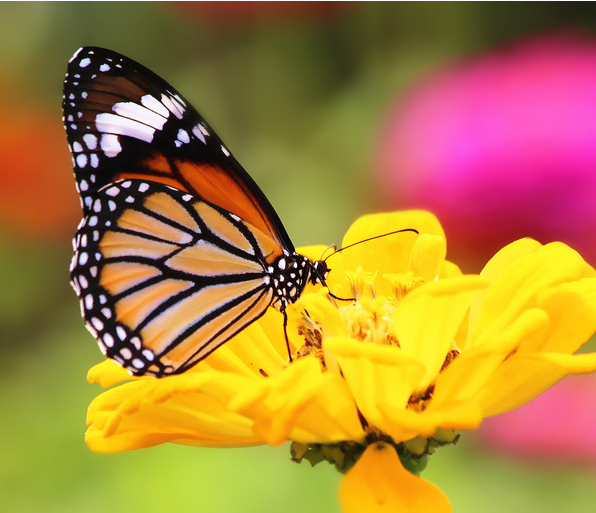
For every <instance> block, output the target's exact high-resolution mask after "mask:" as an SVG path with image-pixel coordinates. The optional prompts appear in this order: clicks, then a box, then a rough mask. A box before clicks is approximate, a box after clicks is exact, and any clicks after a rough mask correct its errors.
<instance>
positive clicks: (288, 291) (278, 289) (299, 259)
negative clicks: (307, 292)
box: [267, 253, 329, 312]
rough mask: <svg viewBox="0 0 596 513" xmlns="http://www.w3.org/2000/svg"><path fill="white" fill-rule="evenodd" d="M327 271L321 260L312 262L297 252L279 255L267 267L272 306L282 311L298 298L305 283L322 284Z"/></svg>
mask: <svg viewBox="0 0 596 513" xmlns="http://www.w3.org/2000/svg"><path fill="white" fill-rule="evenodd" d="M328 272H329V271H328V269H327V265H326V264H325V262H323V261H317V262H313V261H312V260H310V259H309V258H307V257H305V256H303V255H299V254H298V253H292V254H285V255H282V256H280V257H279V258H277V259H276V260H275V261H274V262H273V264H272V265H270V266H269V267H268V268H267V275H268V278H269V280H270V282H271V283H272V284H273V294H274V297H273V302H272V306H274V307H275V308H277V309H278V310H280V311H281V312H283V311H284V310H285V309H286V306H287V305H288V304H291V303H295V302H296V301H297V300H298V298H299V297H300V295H301V294H302V292H303V291H304V288H305V287H306V285H307V283H309V282H310V283H312V284H313V285H316V284H317V283H321V284H324V283H325V278H326V277H327V273H328Z"/></svg>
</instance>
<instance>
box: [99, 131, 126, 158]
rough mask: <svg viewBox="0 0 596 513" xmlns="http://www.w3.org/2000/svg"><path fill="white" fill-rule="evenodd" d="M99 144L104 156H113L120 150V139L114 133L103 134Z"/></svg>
mask: <svg viewBox="0 0 596 513" xmlns="http://www.w3.org/2000/svg"><path fill="white" fill-rule="evenodd" d="M99 144H100V146H101V150H102V151H103V152H104V154H105V156H106V157H110V158H111V157H115V156H116V155H118V153H120V152H121V151H122V146H120V140H119V139H118V136H117V135H114V134H103V135H102V136H101V140H100V143H99Z"/></svg>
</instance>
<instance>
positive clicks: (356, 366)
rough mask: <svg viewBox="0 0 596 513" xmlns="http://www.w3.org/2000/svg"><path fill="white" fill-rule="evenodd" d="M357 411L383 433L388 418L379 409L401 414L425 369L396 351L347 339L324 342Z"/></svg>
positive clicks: (331, 338)
mask: <svg viewBox="0 0 596 513" xmlns="http://www.w3.org/2000/svg"><path fill="white" fill-rule="evenodd" d="M324 343H325V351H326V353H329V354H330V355H332V356H333V358H334V359H335V361H336V362H337V364H338V365H339V368H340V369H341V373H342V375H343V376H344V378H345V380H346V382H347V383H348V386H349V388H350V391H351V393H352V395H353V396H354V400H355V401H356V404H357V405H358V409H359V410H360V411H361V412H362V414H363V415H364V417H365V418H366V419H367V421H368V422H369V423H371V424H373V425H375V426H377V427H379V428H380V429H383V425H384V419H385V414H384V413H383V412H382V411H381V410H380V409H379V406H380V405H385V406H386V407H387V408H388V409H398V410H402V409H404V408H405V407H406V405H407V404H408V399H409V397H410V395H412V392H413V391H414V390H416V389H417V388H418V386H419V384H420V379H421V377H422V376H423V375H424V370H425V369H424V367H423V366H422V365H421V364H420V363H419V362H417V361H415V360H414V359H412V358H411V357H409V356H408V355H406V354H405V353H404V352H403V351H400V350H399V348H397V347H391V346H378V345H375V344H363V343H360V342H357V341H355V340H352V339H349V338H347V337H330V338H326V339H325V342H324Z"/></svg>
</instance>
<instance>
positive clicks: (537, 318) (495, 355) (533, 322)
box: [432, 309, 548, 405]
mask: <svg viewBox="0 0 596 513" xmlns="http://www.w3.org/2000/svg"><path fill="white" fill-rule="evenodd" d="M547 327H548V318H547V317H546V315H545V314H544V312H542V311H541V310H538V309H533V310H529V311H527V312H524V314H523V315H521V316H520V317H519V318H518V319H516V322H514V323H513V324H512V325H511V326H509V327H508V328H507V329H506V330H504V331H503V332H502V333H500V335H499V338H498V339H496V340H493V341H491V342H492V343H491V344H487V345H486V347H483V346H477V347H475V348H474V349H471V350H468V351H465V352H462V354H461V355H460V356H459V357H458V358H456V359H455V360H454V361H453V362H451V364H450V365H449V366H448V367H447V368H446V369H445V370H444V371H443V372H441V374H439V376H438V377H437V381H436V383H435V391H434V395H433V401H432V402H433V404H436V405H440V404H442V403H443V402H447V401H451V400H457V401H477V400H478V397H479V394H482V393H483V391H484V390H485V389H486V384H487V383H488V382H490V381H491V380H492V379H493V376H494V375H495V373H496V372H497V371H498V369H499V368H500V367H501V366H502V365H503V364H504V363H507V362H505V360H506V359H507V358H508V356H510V355H511V353H512V352H513V351H515V349H516V348H517V347H518V346H519V345H520V344H521V342H522V341H523V340H525V339H531V338H534V337H541V336H542V335H543V333H544V332H545V330H546V328H547ZM525 376H526V374H525V372H524V371H523V369H519V376H518V378H519V379H524V378H525ZM505 379H506V378H505ZM495 386H497V385H495ZM490 388H491V389H492V388H493V387H492V386H491V387H490Z"/></svg>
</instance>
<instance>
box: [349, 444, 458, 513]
mask: <svg viewBox="0 0 596 513" xmlns="http://www.w3.org/2000/svg"><path fill="white" fill-rule="evenodd" d="M339 497H340V503H341V507H342V510H343V512H344V513H364V512H366V513H389V512H391V513H394V512H399V513H422V512H432V513H449V512H450V511H451V504H450V503H449V500H448V499H447V497H446V496H445V494H444V493H443V492H442V491H441V490H440V489H439V488H437V487H436V486H435V485H434V484H432V483H429V482H428V481H426V480H424V479H422V478H420V477H417V476H415V475H414V474H412V473H410V472H408V471H407V470H406V469H405V468H404V467H403V465H402V464H401V461H400V460H399V457H398V456H397V453H396V452H395V449H394V448H393V447H392V446H390V445H388V444H385V443H382V442H379V443H375V444H372V445H369V446H368V447H367V448H366V450H365V451H364V453H363V454H362V456H361V457H360V459H359V460H358V461H357V462H356V464H355V465H354V466H353V467H352V468H351V469H350V470H349V471H348V472H347V473H346V475H345V476H344V478H343V480H342V482H341V485H340V488H339Z"/></svg>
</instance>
